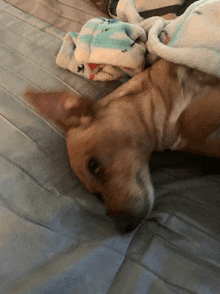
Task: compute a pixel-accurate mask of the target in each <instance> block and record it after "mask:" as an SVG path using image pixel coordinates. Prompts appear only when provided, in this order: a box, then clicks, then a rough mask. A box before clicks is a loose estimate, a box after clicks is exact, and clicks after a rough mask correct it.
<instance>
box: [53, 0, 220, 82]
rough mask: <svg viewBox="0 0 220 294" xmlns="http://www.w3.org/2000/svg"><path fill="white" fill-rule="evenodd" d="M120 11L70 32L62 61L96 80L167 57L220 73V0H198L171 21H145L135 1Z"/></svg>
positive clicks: (125, 1) (135, 70) (132, 71)
mask: <svg viewBox="0 0 220 294" xmlns="http://www.w3.org/2000/svg"><path fill="white" fill-rule="evenodd" d="M117 16H118V18H119V19H120V20H118V19H112V20H107V19H104V18H95V19H92V20H91V21H89V22H87V23H86V24H85V26H84V27H83V28H82V30H81V32H80V33H79V35H77V34H76V33H73V32H70V33H68V34H67V35H66V37H65V39H64V42H63V45H62V47H61V50H60V52H59V54H58V56H57V59H56V62H57V64H58V65H59V66H61V67H63V68H68V69H69V70H71V71H72V72H75V73H77V74H81V75H84V76H85V77H87V78H89V79H91V80H114V79H120V78H122V77H124V76H125V75H126V74H129V75H130V76H133V75H134V74H136V73H138V72H140V71H142V70H143V69H144V64H145V60H152V61H154V60H156V58H157V57H161V58H164V59H166V60H169V61H171V62H174V63H179V64H183V65H186V66H189V67H192V68H196V69H199V70H201V71H203V72H206V73H209V74H213V75H216V76H218V77H220V66H219V64H220V22H219V19H220V1H219V0H200V1H196V2H195V3H193V4H192V5H190V6H189V7H188V9H187V10H186V11H185V12H184V14H182V15H181V16H180V17H178V18H176V19H174V20H170V21H167V20H164V19H163V18H162V17H151V18H149V19H146V20H143V19H142V18H141V17H140V15H139V14H138V12H137V10H136V8H135V6H134V3H133V1H132V0H121V1H119V4H118V7H117ZM150 54H151V56H154V58H148V56H149V55H150Z"/></svg>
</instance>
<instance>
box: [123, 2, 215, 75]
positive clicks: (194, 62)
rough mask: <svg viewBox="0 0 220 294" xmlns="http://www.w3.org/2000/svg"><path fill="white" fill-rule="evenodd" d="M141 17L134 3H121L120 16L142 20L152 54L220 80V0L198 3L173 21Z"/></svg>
mask: <svg viewBox="0 0 220 294" xmlns="http://www.w3.org/2000/svg"><path fill="white" fill-rule="evenodd" d="M123 7H127V8H126V9H123ZM131 11H132V17H131V14H130V13H131ZM137 14H138V13H137V11H136V9H135V8H134V6H133V1H132V0H121V1H120V2H119V5H118V16H119V17H120V18H123V19H127V20H128V19H129V21H130V22H135V21H137V20H138V21H139V25H140V26H141V27H143V28H144V29H145V31H146V32H147V34H148V42H147V48H148V51H149V52H150V53H152V54H156V55H157V56H159V57H161V58H164V59H166V60H169V61H172V62H175V63H178V64H183V65H187V66H189V67H192V68H197V69H199V70H201V71H203V72H206V73H209V74H213V75H215V76H218V77H220V1H219V0H200V1H196V2H195V3H193V4H192V5H191V6H189V7H188V9H187V10H186V11H185V13H184V14H182V15H181V16H180V17H178V18H176V19H175V20H171V21H166V20H164V19H163V18H161V17H152V18H149V19H147V20H144V21H141V19H140V18H138V15H137Z"/></svg>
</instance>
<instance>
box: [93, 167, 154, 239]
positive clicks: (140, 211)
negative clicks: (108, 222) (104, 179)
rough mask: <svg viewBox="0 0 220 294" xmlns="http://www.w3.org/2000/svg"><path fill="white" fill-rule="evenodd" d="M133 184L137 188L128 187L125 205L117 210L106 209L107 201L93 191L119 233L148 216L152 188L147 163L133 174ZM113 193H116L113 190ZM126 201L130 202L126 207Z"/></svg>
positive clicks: (133, 226) (124, 231)
mask: <svg viewBox="0 0 220 294" xmlns="http://www.w3.org/2000/svg"><path fill="white" fill-rule="evenodd" d="M135 183H136V184H135V185H136V186H137V187H138V189H139V193H138V195H137V194H136V193H135V192H137V190H136V189H133V190H132V189H129V192H130V193H128V194H127V195H126V197H125V206H124V207H123V208H122V209H120V210H119V211H117V210H111V209H108V205H107V203H105V201H104V200H103V197H102V195H101V193H94V196H95V197H96V198H97V199H98V200H99V201H101V202H102V203H105V204H106V208H107V213H108V215H109V216H111V217H112V218H113V220H114V222H115V227H116V229H117V230H118V231H119V232H120V233H121V234H128V233H130V232H132V231H133V230H134V229H135V228H136V227H137V226H138V225H139V224H140V223H141V222H142V221H143V220H144V219H145V218H147V217H148V216H149V213H150V212H151V210H152V208H153V204H154V189H153V186H152V184H151V179H150V173H149V167H148V165H145V164H144V165H143V166H142V167H141V168H140V169H139V171H138V172H137V173H136V175H135ZM115 193H117V192H116V191H115ZM126 203H130V204H129V205H128V207H129V208H128V207H127V209H126Z"/></svg>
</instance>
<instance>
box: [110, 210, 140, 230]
mask: <svg viewBox="0 0 220 294" xmlns="http://www.w3.org/2000/svg"><path fill="white" fill-rule="evenodd" d="M143 219H144V218H143V217H139V216H135V215H132V214H125V213H123V214H120V215H117V216H116V217H115V218H114V220H115V226H116V229H117V230H118V231H119V232H120V233H121V234H128V233H130V232H132V231H133V230H134V229H136V227H137V226H138V225H139V224H140V223H141V222H142V220H143Z"/></svg>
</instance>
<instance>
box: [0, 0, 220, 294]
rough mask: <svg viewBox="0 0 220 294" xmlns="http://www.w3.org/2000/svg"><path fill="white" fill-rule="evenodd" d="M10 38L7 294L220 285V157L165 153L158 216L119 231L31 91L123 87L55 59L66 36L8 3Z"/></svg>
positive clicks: (0, 210)
mask: <svg viewBox="0 0 220 294" xmlns="http://www.w3.org/2000/svg"><path fill="white" fill-rule="evenodd" d="M0 34H1V37H0V93H1V94H0V293H13V294H16V293H22V294H24V293H28V294H30V293H31V294H36V293H39V294H40V293H47V294H54V293H79V294H85V293H89V294H90V293H91V294H93V293H94V294H103V293H114V294H117V293H118V294H121V293H148V294H149V293H150V294H151V293H153V294H158V293H181V294H182V293H204V294H207V293H219V289H220V226H219V224H220V162H219V160H216V159H207V158H204V157H198V156H193V155H189V154H179V153H174V152H166V153H160V154H154V155H153V158H152V163H151V171H152V178H153V183H154V185H155V187H156V196H157V198H156V203H155V207H154V210H153V212H152V215H151V218H150V219H149V220H145V221H144V222H143V223H142V224H141V225H140V226H139V228H137V229H136V230H135V231H134V232H132V233H131V234H128V235H125V236H121V235H119V234H118V233H117V232H116V231H115V230H114V227H113V223H112V220H111V219H109V218H108V217H107V216H106V215H105V210H104V207H103V206H102V204H100V203H99V202H98V200H96V199H95V198H94V196H92V195H89V193H88V192H87V191H86V190H85V189H84V188H83V186H82V185H81V184H80V183H79V181H78V180H77V179H76V177H75V176H74V175H73V174H72V172H71V170H70V166H69V162H68V158H67V152H66V146H65V137H64V134H63V133H62V132H60V130H58V129H57V128H56V127H55V126H53V125H51V124H50V123H49V122H47V121H46V120H44V119H43V118H42V117H41V116H39V115H38V114H36V113H35V112H34V110H33V109H31V107H30V106H29V105H27V104H26V102H25V101H24V100H23V98H22V92H23V91H24V89H25V88H26V87H32V88H34V89H36V90H45V89H47V90H49V89H59V90H62V89H63V90H69V91H77V92H79V93H80V94H82V95H88V96H89V97H91V98H92V99H100V98H101V97H103V96H105V95H106V94H107V93H108V92H110V91H112V90H113V89H114V88H115V87H117V86H118V83H112V82H109V83H102V82H91V81H88V80H85V79H83V78H81V77H79V76H76V75H74V74H72V73H70V72H68V71H66V70H63V69H61V68H59V67H58V66H56V64H55V56H56V54H57V52H58V50H59V48H60V46H61V43H62V39H63V37H64V34H65V33H63V32H62V31H60V30H58V29H56V28H54V27H51V26H50V25H49V24H48V23H45V22H43V21H41V20H38V19H36V18H34V17H32V16H30V15H28V14H26V13H24V12H22V11H20V10H18V9H16V8H14V7H13V6H11V5H9V4H6V3H5V2H3V1H2V0H0Z"/></svg>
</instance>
